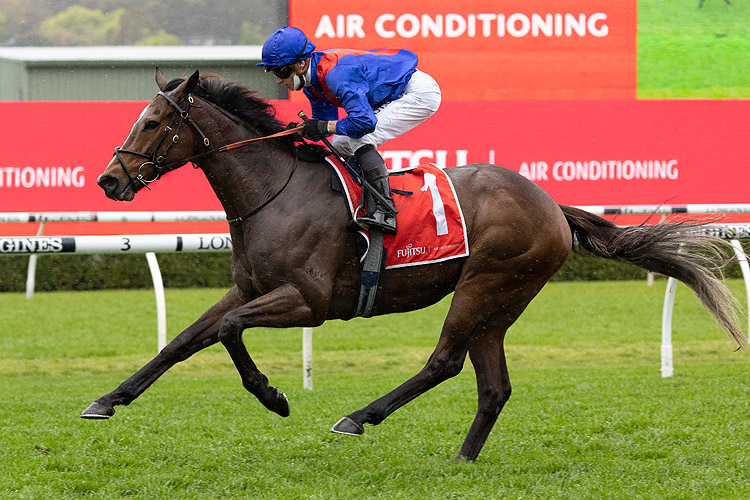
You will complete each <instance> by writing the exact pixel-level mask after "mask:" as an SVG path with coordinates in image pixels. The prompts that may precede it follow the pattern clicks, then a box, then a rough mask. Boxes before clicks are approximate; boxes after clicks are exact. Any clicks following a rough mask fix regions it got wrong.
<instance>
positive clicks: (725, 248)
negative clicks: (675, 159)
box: [560, 205, 748, 348]
mask: <svg viewBox="0 0 750 500" xmlns="http://www.w3.org/2000/svg"><path fill="white" fill-rule="evenodd" d="M560 208H562V211H563V214H565V218H566V219H567V220H568V225H570V229H571V231H572V232H573V235H574V238H575V239H576V240H577V242H578V245H577V248H576V247H575V246H574V249H575V250H576V251H579V250H580V249H582V250H584V251H585V252H587V253H589V254H592V255H595V256H598V257H604V258H607V259H615V260H620V261H626V262H630V263H632V264H635V265H636V266H638V267H641V268H643V269H645V270H647V271H652V272H655V273H660V274H664V275H666V276H671V277H673V278H675V279H678V280H680V281H682V282H683V283H685V284H686V285H687V286H689V287H690V288H691V289H692V290H693V292H694V293H695V295H696V296H697V297H698V299H700V301H701V303H702V304H703V306H704V307H705V308H706V309H707V310H708V311H710V312H711V314H713V315H714V317H715V318H716V321H717V322H718V323H719V325H721V327H722V328H724V330H725V331H726V332H727V333H728V334H729V336H730V337H731V338H732V339H733V340H734V341H735V342H736V343H737V345H738V346H739V347H740V348H741V347H744V346H746V345H747V344H748V341H747V337H745V334H744V333H742V330H741V329H740V328H739V327H738V326H737V314H736V310H737V302H736V301H735V299H734V297H733V296H732V294H731V293H730V291H729V289H728V288H727V287H726V286H725V285H724V283H723V282H722V280H720V279H719V278H717V275H718V276H720V277H722V278H723V273H722V271H723V269H724V268H725V267H726V266H727V265H728V264H729V263H731V262H732V261H733V260H734V259H733V254H732V253H731V250H732V246H731V244H730V243H729V242H727V241H724V240H722V239H721V238H717V237H714V236H708V235H705V234H700V233H699V232H696V231H695V228H696V227H700V226H701V225H704V224H706V223H707V222H691V223H688V222H681V223H663V224H656V225H649V226H647V225H640V226H630V227H619V226H617V225H615V224H614V223H612V222H610V221H608V220H606V219H603V218H601V217H598V216H596V215H594V214H591V213H589V212H586V211H584V210H580V209H578V208H574V207H568V206H564V205H560ZM709 222H710V221H709Z"/></svg>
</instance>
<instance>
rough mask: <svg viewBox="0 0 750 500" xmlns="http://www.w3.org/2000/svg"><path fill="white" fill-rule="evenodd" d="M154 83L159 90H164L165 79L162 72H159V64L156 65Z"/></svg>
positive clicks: (165, 85)
mask: <svg viewBox="0 0 750 500" xmlns="http://www.w3.org/2000/svg"><path fill="white" fill-rule="evenodd" d="M156 85H157V86H158V87H159V90H164V89H165V88H166V87H167V81H166V80H165V79H164V73H162V72H161V69H160V68H159V66H157V67H156Z"/></svg>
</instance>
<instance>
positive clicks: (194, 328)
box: [81, 287, 243, 419]
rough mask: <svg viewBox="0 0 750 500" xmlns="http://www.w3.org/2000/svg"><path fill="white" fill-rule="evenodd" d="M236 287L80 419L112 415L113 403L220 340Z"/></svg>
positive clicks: (126, 400) (130, 396) (235, 301)
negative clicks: (221, 330)
mask: <svg viewBox="0 0 750 500" xmlns="http://www.w3.org/2000/svg"><path fill="white" fill-rule="evenodd" d="M242 302H243V301H242V299H241V298H240V297H239V293H238V290H237V288H236V287H234V288H232V289H231V290H230V291H229V292H227V294H226V295H224V297H223V298H222V299H221V300H220V301H219V302H217V303H216V304H215V305H214V306H212V307H211V308H210V309H209V310H208V311H206V312H205V313H203V315H201V317H200V318H198V320H197V321H196V322H195V323H193V324H192V325H190V326H189V327H187V328H186V329H185V330H184V331H183V332H182V333H180V334H179V335H177V336H176V337H175V338H174V339H173V340H172V341H171V342H170V343H169V344H167V346H166V347H165V348H164V349H162V351H161V352H160V353H159V354H157V355H156V357H155V358H154V359H152V360H151V361H149V362H148V363H147V364H146V365H145V366H144V367H143V368H141V369H140V370H138V371H137V372H136V373H135V374H133V375H132V376H131V377H130V378H128V379H127V380H126V381H124V382H123V383H122V384H120V385H119V386H118V387H117V388H116V389H115V390H114V391H112V392H110V393H109V394H107V395H105V396H102V397H101V398H99V399H97V400H96V401H94V402H93V403H91V404H90V405H89V407H88V408H86V409H85V410H83V412H82V413H81V417H82V418H89V419H102V418H109V417H111V416H112V415H114V414H115V409H114V407H115V406H116V405H128V404H130V403H131V402H132V401H133V400H134V399H135V398H137V397H138V396H140V395H141V394H142V393H143V392H144V391H145V390H146V389H147V388H148V387H149V386H150V385H151V384H153V383H154V382H155V381H156V379H158V378H159V377H160V376H161V375H163V374H164V372H166V371H167V370H168V369H169V368H171V367H172V366H174V365H175V364H176V363H178V362H180V361H184V360H185V359H187V358H189V357H190V356H192V355H193V354H195V353H196V352H198V351H200V350H201V349H204V348H205V347H208V346H210V345H212V344H215V343H216V342H218V340H219V336H218V334H219V325H220V324H221V320H222V318H223V317H224V315H225V314H226V312H227V311H230V310H232V309H234V308H236V307H237V306H238V305H240V304H241V303H242Z"/></svg>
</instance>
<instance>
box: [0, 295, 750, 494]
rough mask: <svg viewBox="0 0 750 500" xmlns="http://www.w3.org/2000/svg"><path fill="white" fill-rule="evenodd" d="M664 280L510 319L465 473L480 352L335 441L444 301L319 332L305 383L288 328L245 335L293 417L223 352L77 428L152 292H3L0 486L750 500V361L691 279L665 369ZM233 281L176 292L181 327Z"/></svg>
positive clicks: (390, 381)
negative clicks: (495, 385)
mask: <svg viewBox="0 0 750 500" xmlns="http://www.w3.org/2000/svg"><path fill="white" fill-rule="evenodd" d="M664 283H665V282H664V281H663V280H659V281H657V283H656V285H655V286H654V287H647V286H646V285H645V283H644V282H616V283H615V282H597V283H575V282H563V283H552V284H549V285H548V286H547V287H546V288H545V289H544V290H543V291H542V293H541V294H540V296H539V297H538V298H537V299H536V300H535V301H534V302H533V303H532V304H531V306H530V307H529V309H528V310H527V311H526V312H525V313H524V315H523V316H522V317H521V319H520V320H519V321H518V323H517V324H516V325H514V326H513V328H512V329H511V331H510V332H509V335H508V339H507V342H506V351H507V353H508V363H509V367H510V373H511V378H512V380H513V384H514V393H513V396H512V397H511V399H510V401H509V403H508V405H506V408H505V409H504V411H503V413H502V414H501V416H500V420H499V422H498V424H497V425H496V427H495V429H494V431H493V432H492V434H491V435H490V437H489V439H488V441H487V444H486V446H485V448H484V450H483V452H482V454H481V455H480V457H479V460H478V461H477V463H475V464H466V463H455V462H453V461H452V458H453V456H454V455H455V453H456V452H457V450H458V448H459V446H460V444H461V442H462V440H463V438H464V436H465V434H466V432H467V431H468V427H469V424H470V423H471V420H472V418H473V415H474V412H475V409H476V402H475V398H476V396H475V392H476V389H475V382H474V377H473V372H472V369H471V366H470V364H469V363H468V362H467V365H466V368H465V370H464V371H463V372H462V374H461V375H459V376H458V377H456V378H455V379H452V380H449V381H447V382H445V383H443V384H441V385H440V386H438V387H437V388H435V389H433V390H432V391H429V392H428V393H427V394H425V395H423V396H421V397H420V398H418V399H416V400H415V401H413V402H411V403H410V404H408V405H406V406H405V407H404V408H402V409H400V410H398V411H397V412H396V413H394V414H393V415H392V416H391V417H390V418H389V419H387V420H386V421H385V422H384V423H383V424H381V425H380V426H376V427H371V426H368V427H367V429H366V432H365V435H364V436H363V437H361V438H350V437H346V436H338V435H333V434H331V433H329V432H328V429H329V428H330V426H331V425H332V424H333V423H334V422H335V421H336V420H338V419H339V418H340V417H341V416H343V415H345V414H347V413H349V412H351V411H353V410H355V409H358V408H360V407H362V406H364V405H365V404H367V403H369V402H370V401H371V400H373V399H375V398H377V397H379V396H380V395H382V394H384V393H385V392H387V391H389V390H390V389H392V388H393V387H395V386H396V385H397V384H399V383H400V382H402V381H403V380H405V379H406V378H407V377H409V376H411V375H413V374H414V373H416V372H417V371H418V370H419V369H420V368H421V367H422V365H423V363H424V362H425V360H426V359H427V357H428V356H429V354H430V352H431V351H432V349H433V347H434V345H435V342H436V339H437V336H438V334H439V329H440V325H441V323H442V321H443V318H444V315H445V312H446V310H447V307H448V306H449V300H445V301H443V302H441V303H439V304H437V305H435V306H433V307H431V308H428V309H425V310H422V311H417V312H414V313H408V314H403V315H391V316H386V317H379V318H373V319H370V320H362V319H358V320H354V321H350V322H341V321H332V322H329V323H326V324H325V325H323V326H322V327H320V328H317V329H315V334H314V335H315V340H314V344H315V347H314V353H315V360H314V365H315V366H314V375H315V390H314V391H307V390H304V389H302V387H301V386H302V373H301V372H302V366H301V335H300V333H301V332H300V331H299V330H298V329H295V330H258V331H255V330H253V331H247V332H245V335H244V338H245V342H246V344H247V346H248V349H249V351H250V352H251V353H252V354H253V356H254V359H255V360H256V362H257V363H258V365H259V367H260V368H261V370H263V371H264V372H265V373H266V374H267V375H268V376H269V378H270V379H271V383H272V384H274V385H278V386H279V387H280V388H282V389H283V390H284V391H285V392H286V393H287V394H288V395H289V398H290V402H291V408H292V415H291V416H290V417H289V418H287V419H282V418H280V417H278V416H276V415H274V414H271V413H269V412H268V411H266V410H265V409H263V408H262V407H261V405H260V404H259V403H258V402H257V401H255V400H254V399H253V398H252V397H250V396H249V395H248V394H246V393H245V392H244V390H243V388H242V387H241V384H240V382H239V376H238V375H237V373H236V371H235V369H234V367H233V366H232V364H231V361H230V360H229V356H228V355H227V354H226V352H225V351H224V350H223V349H222V348H221V347H219V346H214V347H211V348H209V349H207V350H205V351H203V352H201V353H198V354H197V355H195V356H194V357H193V358H191V359H189V360H188V361H186V362H184V363H181V364H180V365H177V366H176V367H174V368H173V369H172V370H170V371H169V372H167V374H166V375H165V376H163V377H162V378H161V379H160V380H159V381H157V382H156V383H155V384H154V385H153V386H152V387H151V388H150V389H149V390H148V391H146V393H144V394H143V395H142V396H141V397H140V398H139V399H137V400H136V401H134V402H133V404H131V405H130V406H129V407H118V411H117V414H116V415H115V416H114V417H113V418H112V419H111V420H109V421H85V420H81V419H79V418H78V413H79V412H80V411H81V410H82V409H83V408H85V407H86V406H87V405H88V403H90V402H91V401H92V400H93V399H95V398H97V397H99V396H100V395H102V394H104V393H106V392H109V391H110V390H112V389H114V387H116V385H117V384H119V383H120V382H121V381H122V380H124V379H125V378H126V377H128V376H129V375H130V374H131V373H133V372H134V371H135V370H136V369H138V368H140V367H141V366H142V365H143V364H144V363H145V362H146V361H148V359H149V358H150V357H151V356H152V355H153V354H154V353H155V345H156V340H155V336H156V335H155V308H154V305H153V293H152V292H151V291H148V290H145V291H103V292H72V293H71V292H58V293H42V294H38V295H37V296H36V297H35V298H34V299H33V300H32V301H26V300H25V299H24V298H23V295H22V294H0V310H2V311H3V317H4V320H3V327H2V328H1V329H0V345H2V347H3V348H2V351H1V352H0V387H2V388H3V390H2V391H0V425H1V426H2V434H0V498H9V499H25V498H28V499H39V498H44V499H67V498H96V499H110V498H112V499H114V498H138V499H154V498H168V499H171V498H180V499H182V498H191V499H192V498H196V499H204V498H205V499H213V498H263V499H274V498H280V499H298V498H314V499H338V498H341V499H344V498H346V499H351V498H361V499H367V498H388V499H422V498H441V499H459V498H460V499H463V498H471V499H474V498H476V499H488V498H566V499H568V498H582V499H583V498H586V499H601V498H623V499H625V498H627V499H631V498H643V499H655V498H685V499H687V498H690V499H693V498H699V499H700V498H705V499H717V498H722V499H731V498H747V496H748V494H750V480H748V473H749V472H750V450H749V449H748V442H750V427H749V426H748V425H747V421H748V418H749V417H750V400H749V399H748V397H747V394H748V388H749V387H750V360H749V359H748V355H747V353H745V352H739V353H735V352H733V349H732V345H731V343H730V341H729V340H728V339H727V338H726V337H725V336H724V335H723V334H722V333H721V332H720V331H719V329H718V327H717V326H715V324H714V323H713V322H712V320H711V319H710V317H708V315H707V314H706V313H705V312H704V311H703V310H702V309H701V308H700V306H699V305H698V303H697V301H696V300H695V299H694V297H692V294H691V293H690V292H689V291H688V290H687V289H686V288H685V287H680V288H679V289H678V292H677V301H676V310H675V328H674V346H675V376H674V377H673V378H671V379H662V378H661V377H660V374H659V352H660V347H659V344H660V334H659V328H660V315H661V308H662V300H663V295H664ZM731 286H732V289H733V291H734V292H735V293H736V295H737V296H738V297H742V299H743V301H744V289H743V286H742V283H740V282H736V281H735V282H732V283H731ZM221 293H222V292H221V291H219V290H212V289H208V290H168V291H167V309H168V320H169V330H170V335H174V334H176V333H177V332H178V331H179V330H180V329H181V328H183V327H184V326H186V325H187V324H188V323H189V322H190V321H192V319H194V318H195V317H197V316H198V315H199V314H200V313H201V312H202V311H203V310H204V309H205V308H207V307H208V306H209V305H210V304H211V303H212V302H214V301H215V300H217V299H218V297H220V296H221ZM743 320H744V319H743Z"/></svg>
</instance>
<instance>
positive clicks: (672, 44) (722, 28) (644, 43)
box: [638, 0, 750, 99]
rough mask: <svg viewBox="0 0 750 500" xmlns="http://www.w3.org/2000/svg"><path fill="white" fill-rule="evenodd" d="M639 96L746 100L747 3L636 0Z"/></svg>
mask: <svg viewBox="0 0 750 500" xmlns="http://www.w3.org/2000/svg"><path fill="white" fill-rule="evenodd" d="M638 97H639V98H660V99H662V98H696V99H705V98H749V97H750V3H748V2H747V1H745V0H735V1H733V2H732V5H726V4H725V3H724V2H723V0H706V2H705V4H704V5H703V7H702V8H700V9H699V8H698V0H690V1H682V0H680V1H677V0H639V2H638Z"/></svg>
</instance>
